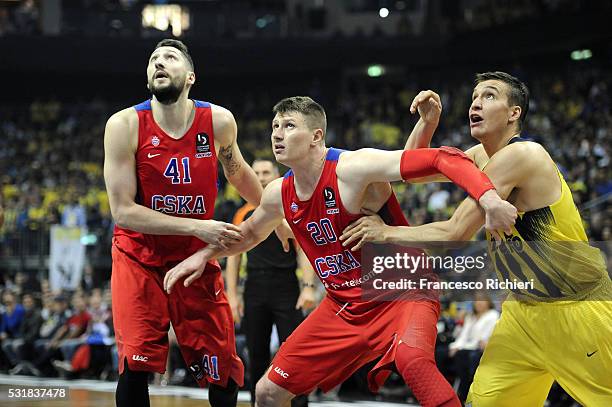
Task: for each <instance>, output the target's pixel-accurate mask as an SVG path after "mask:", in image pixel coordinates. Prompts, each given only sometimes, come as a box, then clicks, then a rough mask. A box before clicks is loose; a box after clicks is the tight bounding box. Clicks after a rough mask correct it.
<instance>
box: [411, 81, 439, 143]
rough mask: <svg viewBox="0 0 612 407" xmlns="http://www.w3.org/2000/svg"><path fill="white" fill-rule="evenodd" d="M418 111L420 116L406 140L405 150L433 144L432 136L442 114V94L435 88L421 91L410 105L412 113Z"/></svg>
mask: <svg viewBox="0 0 612 407" xmlns="http://www.w3.org/2000/svg"><path fill="white" fill-rule="evenodd" d="M417 111H418V112H419V116H420V117H419V120H418V121H417V123H416V124H415V125H414V128H413V129H412V132H411V133H410V136H409V137H408V140H406V144H405V145H404V150H416V149H417V148H427V147H429V145H430V144H431V138H432V137H433V135H434V132H435V131H436V129H437V128H438V123H439V122H440V115H441V114H442V101H441V100H440V95H438V94H437V93H436V92H434V91H433V90H423V91H421V92H419V94H418V95H416V96H415V97H414V99H413V101H412V104H411V105H410V113H412V114H414V113H416V112H417Z"/></svg>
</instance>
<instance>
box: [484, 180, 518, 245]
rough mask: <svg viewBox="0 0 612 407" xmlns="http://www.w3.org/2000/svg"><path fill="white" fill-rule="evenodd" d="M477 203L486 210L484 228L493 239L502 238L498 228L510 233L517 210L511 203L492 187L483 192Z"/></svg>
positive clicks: (499, 239)
mask: <svg viewBox="0 0 612 407" xmlns="http://www.w3.org/2000/svg"><path fill="white" fill-rule="evenodd" d="M478 203H479V204H480V206H481V207H482V208H483V209H484V210H485V212H486V219H485V228H486V229H487V230H488V231H489V233H490V234H491V236H493V238H494V239H495V240H497V241H501V240H502V237H501V236H500V234H499V232H498V230H501V231H503V232H504V233H507V234H512V226H513V225H514V224H515V223H516V217H517V216H518V212H517V210H516V208H515V207H514V206H513V205H512V204H511V203H509V202H507V201H504V200H503V199H501V198H500V197H499V195H497V192H495V190H494V189H490V190H488V191H487V192H485V193H484V194H483V195H482V196H481V197H480V199H479V200H478Z"/></svg>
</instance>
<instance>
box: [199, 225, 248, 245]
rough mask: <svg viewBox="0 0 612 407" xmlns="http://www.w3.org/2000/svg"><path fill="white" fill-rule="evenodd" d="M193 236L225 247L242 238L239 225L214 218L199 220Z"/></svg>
mask: <svg viewBox="0 0 612 407" xmlns="http://www.w3.org/2000/svg"><path fill="white" fill-rule="evenodd" d="M199 222H201V223H200V224H199V227H198V228H197V229H196V232H195V234H194V235H195V237H197V238H198V239H200V240H202V241H204V242H206V243H209V244H211V245H213V246H217V247H220V248H222V249H227V248H228V247H229V246H231V245H232V244H234V243H238V242H240V241H241V240H242V239H243V236H242V231H241V230H240V227H238V226H236V225H232V224H231V223H225V222H219V221H216V220H201V221H199Z"/></svg>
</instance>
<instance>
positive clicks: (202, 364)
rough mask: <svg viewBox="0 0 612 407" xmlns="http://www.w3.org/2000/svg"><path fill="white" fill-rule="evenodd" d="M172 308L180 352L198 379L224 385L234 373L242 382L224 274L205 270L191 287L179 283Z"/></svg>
mask: <svg viewBox="0 0 612 407" xmlns="http://www.w3.org/2000/svg"><path fill="white" fill-rule="evenodd" d="M169 310H170V318H171V320H172V326H173V328H174V332H175V333H176V339H177V342H178V344H179V347H180V349H181V353H182V355H183V358H184V360H185V362H186V363H187V366H188V367H189V369H190V371H191V373H192V374H193V375H194V377H195V378H196V380H197V381H198V383H199V384H200V385H201V386H204V385H205V382H206V381H209V382H211V383H215V384H220V385H222V386H224V385H225V383H226V382H227V379H228V377H232V378H233V379H234V380H235V381H236V382H237V383H239V384H241V383H242V380H243V377H242V376H243V373H244V367H243V366H242V363H241V361H240V358H239V357H238V355H237V354H236V340H235V336H234V321H233V317H232V311H231V308H230V305H229V303H228V301H227V298H226V297H225V293H224V287H223V279H222V277H221V274H220V273H219V272H215V273H204V274H203V275H202V277H200V278H199V279H197V280H196V281H195V282H194V283H193V284H191V285H190V286H189V287H184V286H183V285H181V284H179V285H177V286H176V287H175V289H173V291H172V294H170V297H169Z"/></svg>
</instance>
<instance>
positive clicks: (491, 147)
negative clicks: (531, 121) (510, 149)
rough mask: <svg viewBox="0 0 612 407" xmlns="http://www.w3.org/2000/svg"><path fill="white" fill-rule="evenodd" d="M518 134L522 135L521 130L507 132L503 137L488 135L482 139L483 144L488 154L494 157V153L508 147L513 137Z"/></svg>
mask: <svg viewBox="0 0 612 407" xmlns="http://www.w3.org/2000/svg"><path fill="white" fill-rule="evenodd" d="M518 136H520V132H518V131H509V132H507V134H504V135H503V137H487V138H485V139H484V140H482V146H483V147H484V149H485V152H486V153H487V156H489V157H492V156H493V154H495V153H497V152H498V151H499V150H501V149H502V148H504V147H506V146H507V145H508V143H509V142H510V140H511V139H513V138H514V137H518Z"/></svg>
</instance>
